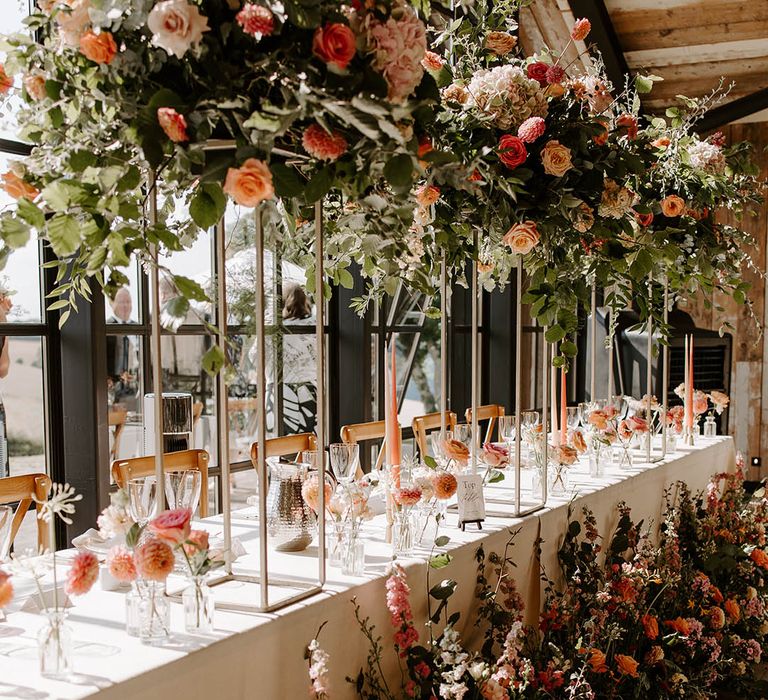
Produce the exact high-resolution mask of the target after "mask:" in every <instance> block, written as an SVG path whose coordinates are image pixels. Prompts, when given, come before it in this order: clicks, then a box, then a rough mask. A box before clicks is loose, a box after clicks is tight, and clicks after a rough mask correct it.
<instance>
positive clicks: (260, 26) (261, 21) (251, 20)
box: [235, 2, 275, 41]
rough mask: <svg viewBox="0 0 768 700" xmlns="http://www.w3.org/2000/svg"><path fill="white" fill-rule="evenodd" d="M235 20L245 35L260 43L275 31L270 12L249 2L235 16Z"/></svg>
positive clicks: (273, 20)
mask: <svg viewBox="0 0 768 700" xmlns="http://www.w3.org/2000/svg"><path fill="white" fill-rule="evenodd" d="M235 20H236V21H237V23H238V24H239V25H240V26H241V27H242V29H243V31H244V32H245V33H246V34H249V35H250V36H252V37H254V38H255V39H256V41H260V40H261V38H262V37H265V36H269V35H270V34H272V32H273V31H274V30H275V19H274V17H273V15H272V12H271V11H270V10H268V9H267V8H266V7H263V6H262V5H256V4H254V3H252V2H249V3H247V4H246V5H245V7H243V9H242V10H240V12H238V13H237V14H236V15H235Z"/></svg>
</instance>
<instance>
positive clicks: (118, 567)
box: [107, 545, 136, 583]
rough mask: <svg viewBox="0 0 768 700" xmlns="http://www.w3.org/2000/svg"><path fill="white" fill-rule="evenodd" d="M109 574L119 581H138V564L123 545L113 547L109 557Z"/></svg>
mask: <svg viewBox="0 0 768 700" xmlns="http://www.w3.org/2000/svg"><path fill="white" fill-rule="evenodd" d="M107 567H108V568H109V573H110V574H112V576H113V577H114V578H116V579H117V580H118V581H123V582H124V583H130V582H131V581H135V580H136V563H135V562H134V560H133V554H131V552H130V551H128V549H127V548H126V547H124V546H123V545H118V546H117V547H112V549H110V550H109V554H108V555H107Z"/></svg>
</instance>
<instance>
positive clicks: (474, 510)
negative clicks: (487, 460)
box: [456, 474, 485, 530]
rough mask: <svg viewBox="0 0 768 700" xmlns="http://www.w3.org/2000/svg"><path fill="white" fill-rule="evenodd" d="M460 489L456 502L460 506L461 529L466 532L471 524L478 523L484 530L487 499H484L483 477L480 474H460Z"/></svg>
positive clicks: (457, 492)
mask: <svg viewBox="0 0 768 700" xmlns="http://www.w3.org/2000/svg"><path fill="white" fill-rule="evenodd" d="M456 480H457V481H458V489H457V490H456V500H457V501H458V506H459V527H460V528H461V529H462V530H464V529H465V528H466V526H467V524H469V523H476V524H477V528H478V530H482V529H483V524H482V523H483V520H485V499H484V498H483V477H482V476H481V475H480V474H459V475H458V476H457V477H456Z"/></svg>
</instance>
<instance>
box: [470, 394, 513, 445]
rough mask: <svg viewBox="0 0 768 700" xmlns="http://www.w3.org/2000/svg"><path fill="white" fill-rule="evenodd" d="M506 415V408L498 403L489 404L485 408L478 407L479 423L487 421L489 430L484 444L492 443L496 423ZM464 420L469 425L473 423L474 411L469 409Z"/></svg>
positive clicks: (486, 432)
mask: <svg viewBox="0 0 768 700" xmlns="http://www.w3.org/2000/svg"><path fill="white" fill-rule="evenodd" d="M503 415H504V406H501V405H499V404H496V403H492V404H487V405H485V406H478V407H477V422H478V423H480V421H484V420H487V421H488V428H487V429H486V431H485V439H484V440H483V444H485V443H486V442H491V440H492V439H493V430H494V428H495V427H496V421H497V420H498V419H499V418H501V416H503ZM464 418H465V420H466V421H467V424H471V423H472V409H471V408H468V409H467V410H466V411H465V413H464Z"/></svg>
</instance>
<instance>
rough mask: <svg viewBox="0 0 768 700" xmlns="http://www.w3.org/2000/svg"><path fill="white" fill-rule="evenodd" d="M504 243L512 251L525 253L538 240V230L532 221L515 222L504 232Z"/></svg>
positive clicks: (530, 249) (533, 246) (528, 251)
mask: <svg viewBox="0 0 768 700" xmlns="http://www.w3.org/2000/svg"><path fill="white" fill-rule="evenodd" d="M503 240H504V243H506V244H507V245H508V246H509V247H510V249H511V250H512V252H513V253H519V254H520V255H527V254H528V253H530V252H531V251H532V250H533V249H534V248H535V247H536V244H537V243H538V242H539V231H538V229H537V228H536V224H535V222H533V221H523V222H522V223H520V224H515V225H514V226H513V227H512V228H511V229H509V231H507V232H506V233H505V234H504V239H503Z"/></svg>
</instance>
